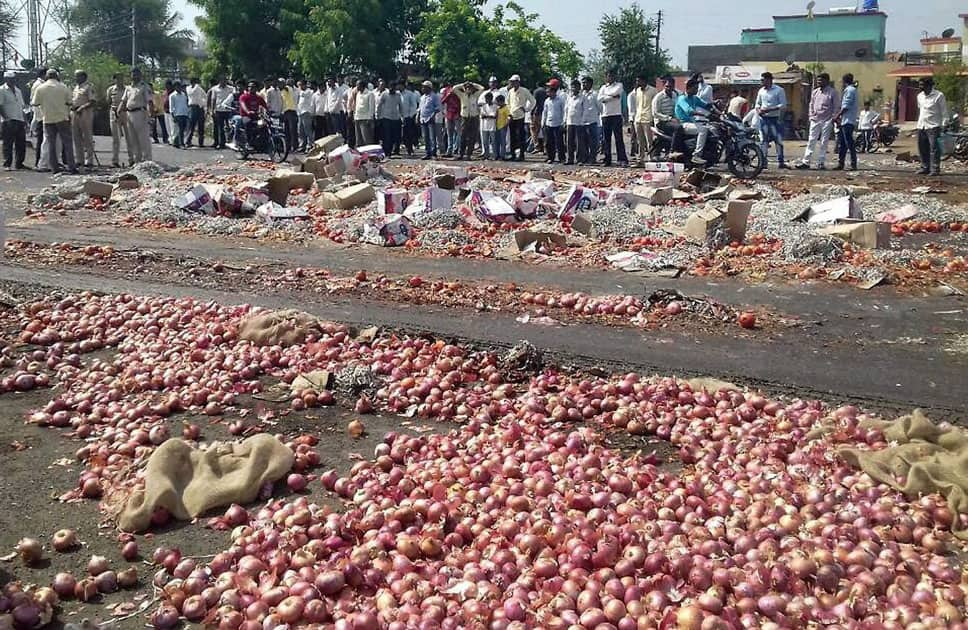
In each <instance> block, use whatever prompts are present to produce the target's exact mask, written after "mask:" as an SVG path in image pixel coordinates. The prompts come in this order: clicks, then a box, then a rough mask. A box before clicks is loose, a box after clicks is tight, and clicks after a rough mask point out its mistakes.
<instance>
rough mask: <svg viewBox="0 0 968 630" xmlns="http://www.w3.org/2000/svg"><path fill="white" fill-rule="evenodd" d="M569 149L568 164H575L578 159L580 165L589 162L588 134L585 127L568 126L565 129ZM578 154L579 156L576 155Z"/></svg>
mask: <svg viewBox="0 0 968 630" xmlns="http://www.w3.org/2000/svg"><path fill="white" fill-rule="evenodd" d="M565 136H566V144H567V149H568V163H569V164H572V163H574V161H575V159H576V157H577V159H578V163H579V164H584V163H585V161H586V160H588V133H587V130H586V129H585V126H584V125H568V127H567V129H565ZM576 153H577V155H576Z"/></svg>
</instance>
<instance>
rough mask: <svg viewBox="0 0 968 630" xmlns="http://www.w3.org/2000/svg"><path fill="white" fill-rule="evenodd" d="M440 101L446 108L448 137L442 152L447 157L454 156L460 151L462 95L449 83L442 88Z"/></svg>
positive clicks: (445, 130)
mask: <svg viewBox="0 0 968 630" xmlns="http://www.w3.org/2000/svg"><path fill="white" fill-rule="evenodd" d="M440 101H441V104H442V105H443V109H444V132H445V133H444V137H445V138H446V139H447V146H446V147H444V150H443V151H441V153H442V154H443V157H445V158H452V157H454V154H455V153H458V152H460V138H461V127H460V124H461V117H460V110H461V101H460V96H458V95H457V93H456V92H455V91H454V86H452V85H450V84H449V83H448V84H446V85H444V89H443V90H441V93H440Z"/></svg>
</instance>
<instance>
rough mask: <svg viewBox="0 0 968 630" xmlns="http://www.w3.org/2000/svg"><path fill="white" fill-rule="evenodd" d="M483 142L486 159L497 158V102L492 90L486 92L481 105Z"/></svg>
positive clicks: (482, 148)
mask: <svg viewBox="0 0 968 630" xmlns="http://www.w3.org/2000/svg"><path fill="white" fill-rule="evenodd" d="M481 144H482V145H483V146H482V147H481V150H482V151H483V152H484V159H485V160H490V159H492V156H493V157H494V158H497V104H496V103H495V102H494V95H493V94H492V93H491V92H487V93H486V94H484V104H483V105H481ZM498 159H500V158H498Z"/></svg>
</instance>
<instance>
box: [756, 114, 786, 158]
mask: <svg viewBox="0 0 968 630" xmlns="http://www.w3.org/2000/svg"><path fill="white" fill-rule="evenodd" d="M760 135H761V136H762V139H763V155H769V153H768V152H769V150H770V143H771V142H772V143H773V144H775V145H776V158H777V161H779V163H780V166H781V167H782V166H783V165H784V164H786V160H785V158H784V155H783V129H782V126H781V122H780V117H779V116H763V117H762V118H760Z"/></svg>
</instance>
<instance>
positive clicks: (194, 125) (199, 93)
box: [185, 77, 208, 148]
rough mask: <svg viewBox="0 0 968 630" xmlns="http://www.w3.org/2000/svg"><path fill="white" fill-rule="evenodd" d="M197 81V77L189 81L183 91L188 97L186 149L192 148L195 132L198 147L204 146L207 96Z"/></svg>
mask: <svg viewBox="0 0 968 630" xmlns="http://www.w3.org/2000/svg"><path fill="white" fill-rule="evenodd" d="M199 80H200V79H199V78H198V77H192V78H191V79H189V80H188V83H189V86H188V89H187V90H185V95H186V96H187V97H188V139H187V140H186V141H185V146H186V147H190V146H192V138H193V137H194V136H195V132H196V131H197V132H198V147H199V148H201V147H203V146H205V101H206V98H207V96H208V95H207V94H206V93H205V88H203V87H202V86H201V84H200V83H199Z"/></svg>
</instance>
